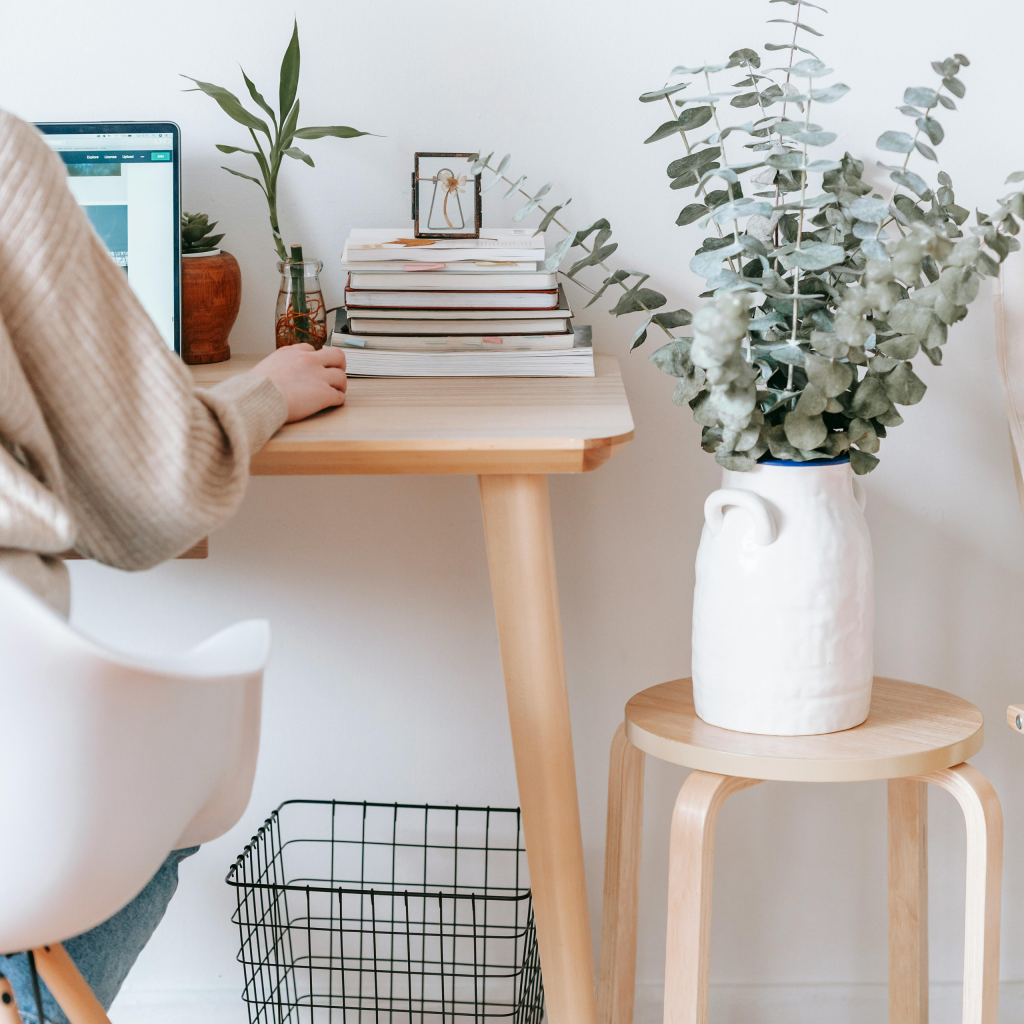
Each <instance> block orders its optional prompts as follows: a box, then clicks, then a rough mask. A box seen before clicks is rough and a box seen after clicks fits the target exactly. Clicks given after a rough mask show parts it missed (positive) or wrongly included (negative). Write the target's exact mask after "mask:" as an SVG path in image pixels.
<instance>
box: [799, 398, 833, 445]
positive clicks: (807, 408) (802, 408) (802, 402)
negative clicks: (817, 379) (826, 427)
mask: <svg viewBox="0 0 1024 1024" xmlns="http://www.w3.org/2000/svg"><path fill="white" fill-rule="evenodd" d="M827 406H828V398H827V397H826V396H825V395H823V394H822V393H821V389H820V388H818V387H816V386H815V385H814V384H808V385H807V387H805V388H804V389H803V391H802V392H801V393H800V398H799V399H798V400H797V403H796V406H795V407H794V409H793V412H795V413H796V415H797V416H808V417H809V416H820V415H821V414H822V413H823V412H824V411H825V409H826V407H827ZM812 447H814V446H813V445H812Z"/></svg>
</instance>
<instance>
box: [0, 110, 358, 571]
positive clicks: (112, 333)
mask: <svg viewBox="0 0 1024 1024" xmlns="http://www.w3.org/2000/svg"><path fill="white" fill-rule="evenodd" d="M0 164H2V172H3V173H2V174H0V316H2V317H3V320H4V323H5V325H6V326H7V330H8V332H9V334H10V338H11V342H12V344H13V346H14V349H15V352H16V354H17V357H18V360H19V362H20V364H21V368H22V370H23V372H24V374H25V376H26V377H27V379H28V382H29V384H30V385H31V388H32V390H33V392H34V394H35V396H36V400H37V402H38V405H39V408H40V410H41V412H42V415H43V417H44V418H45V420H46V424H47V427H48V429H49V433H50V435H51V436H52V438H53V440H54V443H55V446H56V451H57V455H58V458H59V464H60V470H61V476H62V478H63V479H62V480H59V481H44V482H47V483H49V484H50V485H51V486H52V488H53V489H54V490H55V491H58V492H60V493H61V494H62V497H63V498H64V500H65V502H66V503H67V505H68V507H69V509H70V511H71V513H72V515H73V517H74V519H75V520H76V522H77V523H78V527H79V529H78V537H77V540H76V544H75V546H76V549H77V550H78V551H80V552H81V553H82V554H84V555H87V556H88V557H91V558H95V559H97V560H99V561H102V562H105V563H107V564H109V565H113V566H117V567H120V568H124V569H141V568H146V567H148V566H151V565H155V564H156V563H158V562H161V561H163V560H165V559H167V558H170V557H173V556H174V555H176V554H178V553H180V552H181V551H184V550H185V549H187V548H188V547H190V546H191V545H192V544H194V543H195V542H196V541H197V540H199V539H200V538H202V537H203V536H205V535H206V534H207V533H208V532H209V531H211V530H212V529H214V528H216V527H217V526H219V525H221V524H222V523H223V522H225V521H226V520H227V519H228V518H229V517H230V516H231V515H232V513H233V512H234V511H235V509H236V508H237V507H238V504H239V503H240V501H241V499H242V496H243V493H244V490H245V484H246V480H247V477H248V465H249V459H250V456H251V455H252V454H253V453H254V452H256V451H258V450H259V449H260V448H261V447H262V446H263V445H264V444H265V443H266V441H267V440H268V439H269V438H270V436H271V435H272V434H273V433H274V432H275V431H276V430H277V429H278V428H279V427H280V426H281V424H282V423H284V422H285V420H286V419H290V418H298V417H299V416H302V415H309V414H311V413H313V412H316V411H318V410H319V409H322V408H325V407H327V406H329V405H339V404H341V403H342V402H343V401H344V387H345V380H344V370H343V366H344V359H343V357H342V356H341V353H336V352H334V351H333V350H327V351H324V350H321V352H312V350H306V351H296V352H292V353H288V352H286V351H285V350H282V351H281V352H277V353H275V354H274V355H273V356H271V357H269V358H268V359H267V360H265V361H264V362H263V363H261V364H259V366H258V367H257V368H256V371H255V372H252V373H248V374H244V375H241V376H239V377H235V378H233V379H231V380H228V381H225V382H224V383H222V384H220V385H217V386H216V387H213V388H210V389H208V390H205V391H202V390H196V389H195V387H194V386H193V383H192V378H191V375H190V373H189V371H188V370H187V369H186V368H185V366H184V365H182V363H181V362H180V360H179V359H177V357H175V356H174V354H173V353H171V352H170V351H169V350H168V348H167V346H166V345H165V343H164V342H163V340H162V338H161V337H160V335H159V333H158V332H157V330H156V328H155V327H154V325H153V323H152V321H151V320H150V319H149V317H148V316H147V315H146V313H145V311H144V310H143V308H142V306H141V304H140V303H139V301H138V299H137V298H136V297H135V295H134V293H133V292H132V290H131V288H130V287H129V285H128V281H127V277H126V275H125V272H124V270H123V269H121V268H120V267H117V266H116V265H115V264H114V262H113V261H112V260H111V259H110V256H109V255H108V253H107V252H106V250H105V249H104V247H103V245H102V243H101V242H100V241H99V239H98V238H97V237H96V235H95V233H94V232H93V230H92V228H91V226H90V224H89V222H88V220H87V218H86V216H85V214H84V213H83V211H82V210H81V209H80V208H79V207H78V205H77V203H76V202H75V200H74V198H73V197H72V195H71V193H70V191H69V190H68V188H67V183H66V180H65V172H64V167H63V165H62V163H61V161H60V158H59V157H57V156H56V155H55V154H54V153H52V152H51V151H50V149H49V147H48V146H47V145H46V143H45V142H44V141H43V139H42V138H41V137H40V136H39V135H38V133H37V132H36V131H35V130H34V129H32V128H31V127H30V126H28V125H26V124H24V122H21V121H19V120H18V119H16V118H14V117H12V116H11V115H8V114H0ZM300 348H301V347H300Z"/></svg>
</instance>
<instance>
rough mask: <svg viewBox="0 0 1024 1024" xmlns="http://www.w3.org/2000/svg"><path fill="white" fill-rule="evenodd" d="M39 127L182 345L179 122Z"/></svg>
mask: <svg viewBox="0 0 1024 1024" xmlns="http://www.w3.org/2000/svg"><path fill="white" fill-rule="evenodd" d="M38 127H39V128H40V130H41V131H43V133H44V134H45V137H46V140H47V142H49V144H50V146H51V147H52V148H53V149H55V150H56V151H57V152H58V153H59V154H60V156H61V158H62V159H63V161H64V165H65V167H66V168H67V172H68V185H69V186H70V188H71V192H72V194H73V195H74V197H75V198H76V199H77V200H78V203H79V205H80V206H81V207H82V208H83V209H84V210H85V212H86V214H87V215H88V217H89V220H90V221H91V222H92V226H93V227H94V228H95V229H96V233H97V234H98V235H99V236H100V238H101V239H102V240H103V243H104V244H105V245H106V247H107V250H108V251H109V252H110V255H111V257H112V258H113V260H114V262H115V263H116V264H117V265H118V266H119V267H122V268H123V269H124V272H125V273H126V274H127V276H128V283H129V284H130V285H131V287H132V290H133V291H134V292H135V294H136V295H137V296H138V298H139V301H140V302H141V303H142V305H143V308H144V309H145V310H146V312H147V313H148V314H149V316H150V318H151V319H152V320H153V322H154V323H155V324H156V326H157V329H158V330H159V331H160V334H161V335H162V337H163V339H164V341H166V342H167V344H168V346H169V347H170V348H172V349H174V348H177V345H176V335H177V333H178V329H177V328H178V324H177V321H178V287H179V286H178V279H179V273H180V243H179V233H178V187H177V179H178V174H177V167H176V163H177V161H176V159H175V158H176V157H177V152H178V146H177V141H178V140H177V137H176V136H177V134H178V133H177V130H176V128H175V126H173V125H169V124H152V125H150V124H139V125H99V124H97V125H39V126H38ZM104 128H107V129H109V130H107V131H104V130H103V129H104ZM90 129H96V130H90ZM160 129H165V130H160Z"/></svg>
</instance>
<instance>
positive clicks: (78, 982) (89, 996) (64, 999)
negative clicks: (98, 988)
mask: <svg viewBox="0 0 1024 1024" xmlns="http://www.w3.org/2000/svg"><path fill="white" fill-rule="evenodd" d="M33 952H34V953H35V957H36V969H37V970H38V971H39V977H40V978H42V979H43V981H45V982H46V987H47V988H48V989H49V990H50V995H52V996H53V998H54V999H56V1000H57V1005H58V1006H59V1007H60V1008H61V1009H62V1010H63V1011H64V1015H65V1016H66V1017H67V1019H68V1020H69V1021H70V1022H71V1024H110V1018H109V1017H108V1016H107V1014H106V1012H105V1011H104V1009H103V1007H102V1006H101V1005H100V1001H99V1000H98V999H97V998H96V996H94V995H93V992H92V989H91V988H89V986H88V984H87V983H86V980H85V978H83V977H82V975H81V974H80V973H79V970H78V968H77V967H76V966H75V962H74V960H72V959H71V957H69V956H68V954H67V952H66V951H65V949H64V947H63V946H62V945H61V944H60V943H59V942H54V943H53V944H51V945H49V946H42V947H40V948H39V949H36V950H33Z"/></svg>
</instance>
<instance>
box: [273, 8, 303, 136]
mask: <svg viewBox="0 0 1024 1024" xmlns="http://www.w3.org/2000/svg"><path fill="white" fill-rule="evenodd" d="M298 88H299V22H298V20H297V19H296V21H295V27H294V28H293V29H292V38H291V40H290V41H289V43H288V49H287V50H285V51H284V57H283V58H282V59H281V86H280V89H279V91H278V99H279V102H280V104H281V107H280V110H281V120H282V121H284V120H285V118H286V117H287V116H288V114H289V113H290V112H291V109H292V106H293V105H294V103H295V93H296V92H297V91H298ZM304 137H305V136H304Z"/></svg>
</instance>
